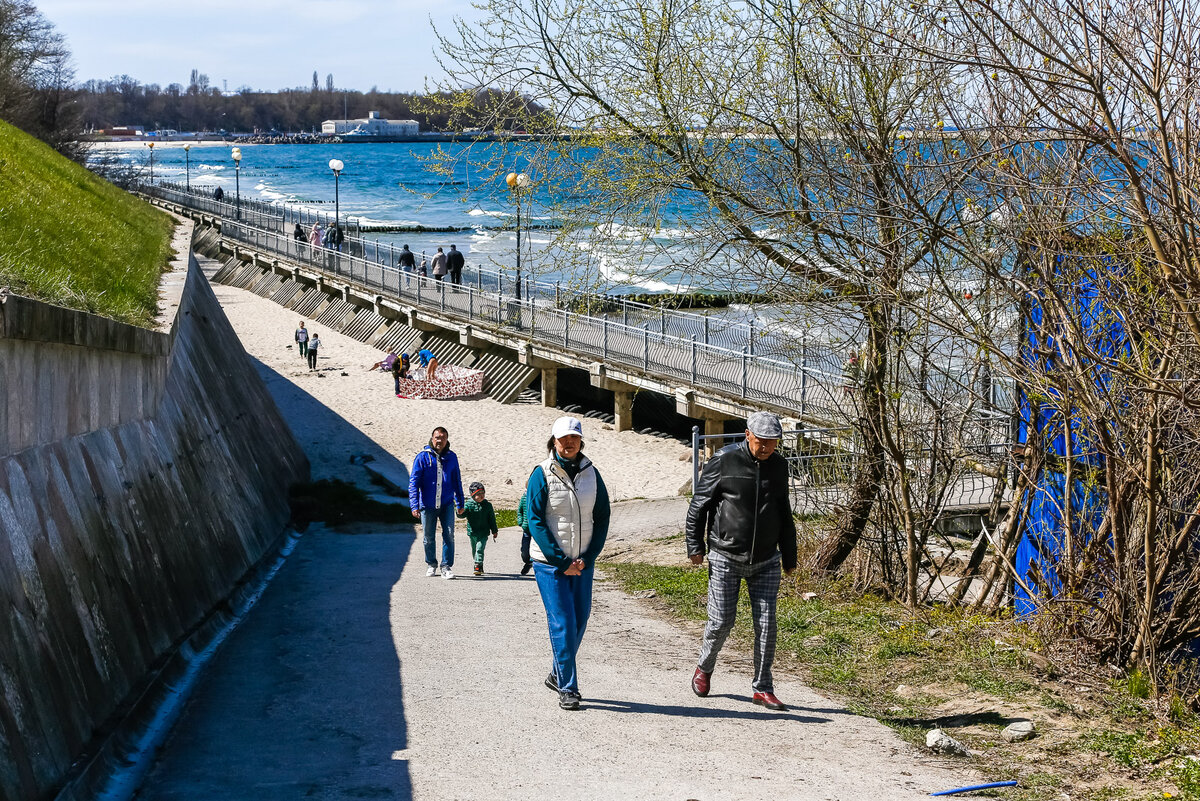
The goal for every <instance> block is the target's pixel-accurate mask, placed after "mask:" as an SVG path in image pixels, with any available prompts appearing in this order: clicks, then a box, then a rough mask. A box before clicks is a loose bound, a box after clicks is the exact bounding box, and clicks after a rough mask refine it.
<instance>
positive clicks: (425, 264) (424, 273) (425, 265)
mask: <svg viewBox="0 0 1200 801" xmlns="http://www.w3.org/2000/svg"><path fill="white" fill-rule="evenodd" d="M419 272H420V273H421V277H422V278H428V277H429V260H428V259H426V258H425V251H423V250H422V251H421V269H420V271H419Z"/></svg>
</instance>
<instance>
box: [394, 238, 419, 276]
mask: <svg viewBox="0 0 1200 801" xmlns="http://www.w3.org/2000/svg"><path fill="white" fill-rule="evenodd" d="M397 264H398V266H399V267H400V269H401V270H403V271H404V272H406V273H411V272H412V271H413V268H414V267H416V266H417V261H416V257H415V256H414V255H413V252H412V251H411V250H409V249H408V245H405V246H404V247H402V248H400V255H399V256H398V257H397Z"/></svg>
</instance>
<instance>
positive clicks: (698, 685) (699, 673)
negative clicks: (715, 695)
mask: <svg viewBox="0 0 1200 801" xmlns="http://www.w3.org/2000/svg"><path fill="white" fill-rule="evenodd" d="M710 678H712V674H711V673H705V672H704V671H703V670H701V669H700V668H696V672H695V673H693V674H692V692H694V693H695V694H696V695H698V696H700V697H701V698H704V697H706V696H707V695H708V680H709V679H710Z"/></svg>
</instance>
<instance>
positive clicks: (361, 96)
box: [75, 70, 527, 133]
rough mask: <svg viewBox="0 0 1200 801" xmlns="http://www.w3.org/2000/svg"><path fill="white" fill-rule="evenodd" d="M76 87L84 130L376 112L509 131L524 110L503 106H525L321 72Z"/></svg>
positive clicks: (505, 98) (279, 121)
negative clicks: (252, 84) (342, 85)
mask: <svg viewBox="0 0 1200 801" xmlns="http://www.w3.org/2000/svg"><path fill="white" fill-rule="evenodd" d="M75 91H76V98H75V99H76V104H75V105H76V107H77V108H78V110H79V114H80V121H81V123H82V125H83V129H84V130H93V129H101V128H112V127H114V126H121V125H130V126H133V125H138V126H143V127H145V128H146V130H159V129H164V128H173V129H175V130H177V131H221V130H225V131H238V132H266V131H280V132H289V133H290V132H308V133H312V132H315V133H320V132H321V123H322V122H323V121H325V120H330V119H339V120H340V119H359V118H363V117H366V116H367V113H368V112H370V111H378V112H379V115H380V116H381V117H383V118H385V119H403V120H416V121H417V122H418V123H420V125H421V130H431V131H461V130H464V129H468V128H477V127H479V126H481V125H484V124H486V125H488V127H489V128H500V129H502V130H504V129H509V128H511V127H514V126H513V125H512V123H514V122H515V121H516V120H517V119H518V118H519V115H517V114H514V115H511V116H508V117H507V118H506V117H505V115H503V114H501V115H497V110H499V109H503V108H505V107H507V106H511V105H513V104H514V103H515V104H518V105H523V101H522V100H521V99H520V98H517V97H514V96H513V95H511V94H510V93H506V92H499V91H496V90H491V89H484V90H478V91H470V92H461V93H457V94H451V93H437V94H419V93H409V92H380V91H378V90H377V89H375V88H372V89H371V90H369V91H367V92H361V91H358V90H355V89H339V88H336V87H334V86H333V81H332V76H327V79H326V83H325V85H324V86H319V85H318V82H317V76H316V75H315V74H314V75H313V85H312V86H311V88H308V87H306V88H296V89H282V90H279V91H274V92H267V91H255V90H251V89H243V90H241V91H239V92H237V93H236V94H225V93H222V92H221V91H220V90H219V89H217V88H215V87H210V86H208V82H207V79H206V78H205V76H203V75H201V74H198V73H197V72H196V71H194V70H193V72H192V77H191V80H190V82H189V84H188V85H187V86H184V85H182V84H178V83H172V84H170V85H168V86H167V87H165V88H164V87H161V86H159V85H158V84H143V83H141V82H139V81H138V80H136V79H135V78H132V77H130V76H128V75H120V76H117V77H115V78H112V79H111V80H91V81H87V82H85V83H83V84H82V85H80V86H79V87H78V88H77V89H76V90H75ZM525 113H527V110H525ZM498 117H499V119H500V122H499V123H497V118H498ZM506 120H507V121H506Z"/></svg>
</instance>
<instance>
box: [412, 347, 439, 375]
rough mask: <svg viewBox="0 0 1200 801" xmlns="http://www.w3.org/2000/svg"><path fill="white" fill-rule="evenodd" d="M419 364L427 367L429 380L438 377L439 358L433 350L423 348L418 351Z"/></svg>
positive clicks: (426, 372)
mask: <svg viewBox="0 0 1200 801" xmlns="http://www.w3.org/2000/svg"><path fill="white" fill-rule="evenodd" d="M417 364H418V365H420V366H421V367H424V368H425V378H426V379H427V380H429V381H432V380H433V379H435V378H437V369H438V358H437V356H435V355H434V353H433V351H431V350H428V349H426V348H422V349H421V350H419V351H417Z"/></svg>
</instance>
